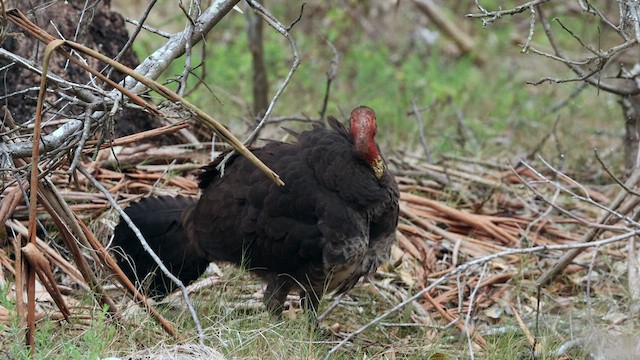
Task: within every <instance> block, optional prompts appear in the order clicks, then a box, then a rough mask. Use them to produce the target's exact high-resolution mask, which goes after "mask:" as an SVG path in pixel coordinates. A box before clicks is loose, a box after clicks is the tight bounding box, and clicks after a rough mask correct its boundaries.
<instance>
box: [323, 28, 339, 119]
mask: <svg viewBox="0 0 640 360" xmlns="http://www.w3.org/2000/svg"><path fill="white" fill-rule="evenodd" d="M324 40H325V42H326V43H327V45H329V47H330V48H331V51H332V52H333V56H332V57H331V65H330V66H329V70H328V71H327V85H326V86H325V90H324V99H323V100H322V108H321V109H320V121H322V122H324V117H325V115H326V113H327V106H328V104H329V93H330V91H331V82H332V81H333V79H334V78H335V77H336V74H337V73H338V65H340V53H339V52H338V49H336V47H335V45H333V43H332V42H331V41H329V39H328V38H326V37H325V38H324Z"/></svg>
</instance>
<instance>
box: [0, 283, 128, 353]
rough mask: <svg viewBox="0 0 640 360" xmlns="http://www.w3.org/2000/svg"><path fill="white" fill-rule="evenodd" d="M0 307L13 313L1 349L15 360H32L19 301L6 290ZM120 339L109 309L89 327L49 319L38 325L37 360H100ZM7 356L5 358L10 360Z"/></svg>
mask: <svg viewBox="0 0 640 360" xmlns="http://www.w3.org/2000/svg"><path fill="white" fill-rule="evenodd" d="M0 303H1V304H2V306H3V307H5V308H6V309H7V310H9V317H10V321H9V324H8V325H6V326H5V327H4V329H3V335H2V336H0V349H2V351H6V352H7V353H8V354H10V355H11V356H12V358H13V359H25V360H27V359H31V354H30V350H29V348H28V347H27V346H26V345H25V335H24V334H25V331H26V329H24V328H22V327H21V326H20V324H19V320H18V317H17V312H16V311H15V301H14V300H12V299H9V298H8V297H7V291H6V289H3V290H2V291H0ZM118 336H120V334H118V332H117V328H116V326H115V325H114V324H113V323H112V321H111V320H110V318H109V315H108V313H107V311H106V308H105V309H102V310H96V311H93V312H92V313H91V321H90V325H89V326H85V325H82V324H79V323H77V322H75V321H73V320H72V322H71V323H66V322H64V321H62V322H60V321H54V320H51V319H49V318H45V319H43V320H40V321H37V322H36V332H35V335H34V339H35V353H34V357H33V358H35V359H97V358H99V357H101V356H102V354H104V353H105V352H106V351H107V350H108V349H109V348H110V346H111V345H112V343H113V342H114V341H115V339H116V338H117V337H118ZM6 355H7V354H5V356H6Z"/></svg>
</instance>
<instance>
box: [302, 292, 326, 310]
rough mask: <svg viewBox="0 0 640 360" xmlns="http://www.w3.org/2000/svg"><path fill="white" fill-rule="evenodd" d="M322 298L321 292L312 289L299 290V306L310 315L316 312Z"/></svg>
mask: <svg viewBox="0 0 640 360" xmlns="http://www.w3.org/2000/svg"><path fill="white" fill-rule="evenodd" d="M321 298H322V291H316V290H315V289H313V288H312V287H309V288H308V289H303V290H300V305H301V306H302V308H303V309H304V310H305V311H307V312H309V313H311V314H314V315H315V314H316V313H317V312H318V305H319V304H320V299H321Z"/></svg>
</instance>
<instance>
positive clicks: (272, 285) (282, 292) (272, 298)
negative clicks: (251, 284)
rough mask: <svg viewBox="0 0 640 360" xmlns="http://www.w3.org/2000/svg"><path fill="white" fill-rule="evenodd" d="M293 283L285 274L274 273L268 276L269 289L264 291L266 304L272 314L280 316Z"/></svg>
mask: <svg viewBox="0 0 640 360" xmlns="http://www.w3.org/2000/svg"><path fill="white" fill-rule="evenodd" d="M291 287H292V284H291V281H290V280H289V279H288V278H287V277H285V276H278V275H273V276H269V277H268V278H267V290H266V291H265V292H264V299H263V302H264V305H265V306H266V308H267V310H269V312H270V313H271V315H273V316H276V317H280V316H281V315H282V311H283V310H284V301H285V300H286V298H287V295H289V291H290V290H291Z"/></svg>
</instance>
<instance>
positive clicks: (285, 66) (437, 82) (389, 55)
mask: <svg viewBox="0 0 640 360" xmlns="http://www.w3.org/2000/svg"><path fill="white" fill-rule="evenodd" d="M489 5H491V4H489ZM407 7H410V6H409V5H407ZM271 10H272V11H273V12H274V13H275V14H276V15H277V16H279V17H281V18H282V19H283V20H282V21H283V22H285V23H286V22H289V21H291V20H292V19H294V18H295V17H296V16H297V12H296V11H297V9H293V8H290V7H288V5H287V6H285V5H283V4H273V6H272V7H271ZM294 10H295V11H294ZM307 11H309V12H310V11H311V10H309V9H307ZM349 11H350V10H349V9H348V8H340V7H336V8H332V9H330V10H326V12H325V13H323V16H322V21H323V24H327V25H326V26H325V27H324V28H322V29H317V23H318V22H319V21H320V20H319V17H318V16H314V17H311V18H310V19H307V18H303V19H302V21H301V22H300V23H298V24H297V25H296V27H294V29H293V30H292V34H293V36H294V38H295V39H296V41H297V45H298V47H299V53H300V57H301V60H302V64H301V66H300V67H299V69H298V71H297V73H296V75H295V76H294V78H293V81H292V83H291V84H290V85H289V87H288V88H287V90H286V91H285V93H284V94H283V96H282V97H281V99H280V101H279V102H278V104H277V106H276V108H275V112H274V115H276V116H278V115H299V114H305V115H308V116H310V117H315V116H317V114H318V112H319V110H320V108H321V105H322V99H323V97H324V91H325V82H326V75H325V73H326V71H327V70H328V69H329V67H330V62H331V58H332V53H331V50H330V48H329V46H328V45H327V44H326V42H325V40H324V39H323V38H322V37H323V36H326V37H327V38H328V39H329V40H331V41H332V42H333V43H334V44H335V46H336V47H337V49H338V52H339V53H340V56H341V60H340V66H339V70H338V73H337V77H336V78H335V80H334V82H333V85H332V90H331V100H330V103H329V109H328V113H329V114H334V115H339V116H340V117H342V118H344V117H345V116H346V114H348V111H349V110H350V109H351V108H352V107H354V106H356V105H358V104H367V105H369V106H371V107H372V108H374V109H375V110H376V111H377V113H378V118H379V120H380V128H381V129H382V131H383V132H384V134H385V138H384V140H383V143H385V142H386V144H385V145H386V146H387V147H394V148H399V149H408V150H409V151H412V150H418V151H419V152H421V150H420V149H419V148H420V144H419V139H418V132H417V130H418V125H417V122H416V119H415V117H414V116H412V115H408V113H409V112H410V111H412V102H413V101H415V102H416V104H417V107H418V108H424V107H428V109H427V110H426V111H424V112H423V113H422V118H423V128H424V131H425V134H426V136H427V138H428V142H429V147H430V150H431V151H432V152H433V153H434V155H435V156H436V159H437V157H438V156H439V155H442V154H447V155H464V156H477V155H478V154H482V157H484V158H502V159H504V160H503V161H505V162H513V161H514V160H515V159H516V158H517V157H518V156H523V155H526V154H528V153H529V152H530V151H532V150H533V149H535V148H536V146H538V145H539V144H540V143H541V142H542V141H543V140H544V139H545V138H547V137H548V136H549V135H550V134H551V132H552V125H553V124H554V122H556V121H557V129H556V133H555V138H554V139H551V141H547V142H546V144H545V146H543V147H542V148H541V152H540V153H541V154H542V155H543V156H545V157H547V158H550V159H558V160H562V161H563V162H564V163H566V164H567V165H569V166H571V167H573V168H580V167H582V166H583V165H591V164H592V160H591V159H592V158H593V154H592V150H593V149H594V148H599V149H601V150H602V151H603V152H605V153H607V154H608V155H609V156H611V157H612V158H611V159H610V160H611V161H613V162H615V163H617V162H618V160H619V159H618V158H617V157H616V156H618V154H617V153H616V152H615V151H608V150H610V149H611V146H617V145H618V143H619V138H618V136H619V135H621V134H622V120H618V119H621V112H620V109H619V106H618V105H617V104H616V103H615V98H613V97H612V96H610V95H608V94H605V93H598V92H597V91H596V90H594V89H592V88H586V89H585V90H583V91H581V92H580V93H579V95H578V96H577V97H575V98H571V96H572V94H573V93H574V92H575V91H576V89H577V87H578V86H579V83H575V82H570V83H565V84H551V85H550V84H543V85H538V86H534V85H528V84H527V82H535V81H538V80H540V79H541V78H543V77H547V76H549V77H557V78H571V77H572V76H573V75H572V74H571V73H570V72H569V71H568V70H567V69H566V68H565V67H563V66H560V65H559V64H557V63H554V62H553V61H551V60H548V59H544V58H543V57H541V56H538V55H534V54H522V53H521V52H520V50H521V49H522V47H521V43H518V42H516V43H514V42H513V41H512V40H513V36H515V35H520V34H519V33H518V32H517V30H514V26H513V25H510V24H509V23H506V22H503V23H497V24H494V25H493V27H491V28H489V29H482V26H481V23H480V22H479V21H478V22H474V21H472V20H466V19H462V18H461V19H460V21H461V22H462V25H463V28H465V29H468V30H469V31H470V32H474V33H475V34H476V36H475V37H474V40H476V41H477V43H478V44H477V49H480V50H478V54H479V55H480V56H482V57H483V58H484V59H485V60H486V63H485V64H484V65H482V66H479V65H477V64H476V62H475V60H476V59H475V57H474V56H473V55H471V56H467V57H456V56H455V55H454V54H451V43H450V42H449V41H448V40H447V39H446V38H444V37H443V35H440V37H439V38H438V40H436V41H435V42H434V43H433V44H426V43H424V41H422V40H420V39H419V38H418V39H416V35H415V31H416V30H417V29H418V27H417V26H416V25H415V24H414V23H412V22H409V21H410V20H412V19H413V18H412V17H411V16H410V14H407V12H406V9H405V10H404V11H403V10H402V7H401V9H400V10H398V11H397V13H395V14H394V15H393V16H390V17H391V18H392V20H391V21H395V23H394V24H395V27H394V28H393V29H391V30H393V31H397V32H398V35H397V36H390V35H388V34H386V36H382V35H385V33H384V32H385V29H384V28H380V29H378V31H379V32H380V33H376V34H375V35H380V36H379V37H376V36H375V35H371V34H367V33H366V32H365V31H362V28H360V27H359V26H358V25H357V24H355V23H354V22H353V19H352V18H351V15H350V13H349ZM456 15H457V16H460V17H462V15H463V14H456ZM175 19H176V21H175V22H178V21H180V22H181V21H182V20H177V19H181V17H180V16H176V18H175ZM387 20H388V19H387ZM371 21H375V20H371ZM404 21H407V23H406V24H404V23H403V22H404ZM414 21H415V20H414ZM168 23H171V21H168ZM563 23H564V24H565V25H567V26H570V27H572V29H574V30H575V31H576V32H578V33H581V34H584V35H585V36H587V37H588V38H593V37H594V36H597V34H598V28H597V26H598V24H589V23H584V22H580V21H576V20H575V19H574V20H572V19H571V18H569V20H565V21H564V22H563ZM543 36H544V35H543V34H542V33H541V30H539V31H537V33H536V36H535V37H534V39H533V44H534V45H537V44H538V43H537V42H536V41H539V44H543V45H542V46H544V44H545V42H544V39H543ZM560 39H561V40H562V41H567V42H569V41H572V40H573V39H572V38H571V37H570V36H565V37H561V38H560ZM158 43H159V42H158V39H157V38H155V37H153V36H149V37H146V38H143V39H142V41H140V42H138V43H137V46H136V49H137V51H138V54H139V55H140V56H141V57H144V56H146V54H148V53H149V52H150V51H152V50H153V49H155V47H156V46H157V44H158ZM207 44H208V45H207V56H206V66H205V68H206V76H205V81H206V84H207V85H208V86H210V87H211V88H212V89H213V92H210V91H209V90H208V89H207V88H205V87H202V86H201V87H200V89H199V91H196V92H195V93H193V94H192V95H191V96H190V98H189V99H190V100H191V101H193V102H194V103H195V104H197V105H199V106H201V107H202V108H203V109H205V110H206V111H207V112H209V113H211V114H213V115H214V116H215V117H216V118H218V119H220V120H221V121H223V122H224V123H227V124H234V123H235V124H239V123H240V119H245V120H246V119H247V118H248V117H249V115H248V114H247V109H248V108H249V105H248V104H250V103H251V65H250V64H251V58H250V54H249V52H248V50H247V48H248V44H247V37H246V33H245V22H244V18H243V16H242V15H241V14H239V13H235V12H234V13H232V14H230V16H228V17H227V18H225V19H224V20H223V21H222V22H221V23H220V24H219V27H217V28H216V30H215V31H213V32H212V33H211V34H210V37H209V38H208V39H207ZM519 44H520V45H519ZM199 51H200V50H197V51H196V54H195V55H194V56H193V59H194V65H197V64H198V61H199V59H200V57H201V55H200V54H199ZM265 53H266V61H267V67H268V71H269V74H268V75H269V79H270V83H271V88H272V92H273V93H274V92H275V89H276V88H277V87H278V86H279V85H280V84H281V82H282V80H283V79H284V77H285V75H286V73H287V72H288V70H289V67H290V65H291V52H290V48H289V46H288V44H287V43H286V41H285V40H284V39H283V38H282V36H280V35H279V34H278V33H276V32H275V31H273V30H272V29H270V28H268V27H267V28H265ZM182 60H183V59H180V61H176V62H175V63H174V64H173V65H174V66H173V68H171V69H169V70H168V71H167V72H166V74H165V76H166V78H168V79H170V78H174V77H175V76H178V75H179V74H180V73H181V71H182V64H181V61H182ZM195 73H196V74H198V75H199V74H200V70H199V69H198V70H196V71H195ZM192 80H194V79H192ZM194 82H195V81H194ZM271 95H272V94H271ZM565 101H567V104H566V105H564V106H562V107H561V108H560V109H559V110H558V111H552V109H553V108H554V107H555V106H557V105H558V104H560V103H562V102H565ZM454 107H455V108H457V109H460V113H459V114H457V113H456V111H455V110H454ZM459 116H461V117H462V118H461V119H459ZM460 120H461V121H460ZM287 126H289V125H287ZM293 126H296V125H293ZM461 126H462V127H465V128H466V130H465V131H466V135H467V136H469V135H472V136H473V138H472V139H468V138H467V139H465V138H462V137H461V133H464V132H462V131H461V129H460V127H461ZM239 129H240V128H239ZM240 131H242V130H240ZM576 135H577V136H576ZM554 141H555V142H554Z"/></svg>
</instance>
